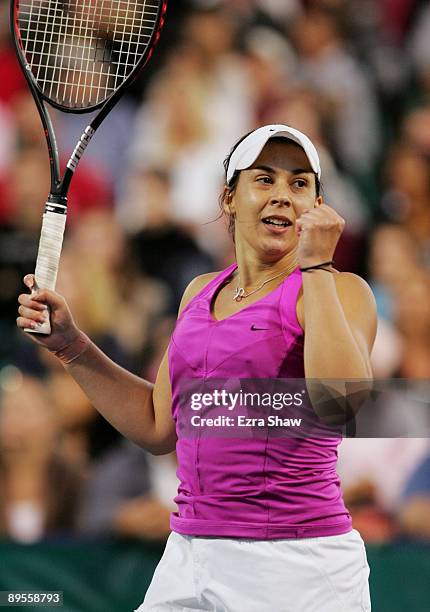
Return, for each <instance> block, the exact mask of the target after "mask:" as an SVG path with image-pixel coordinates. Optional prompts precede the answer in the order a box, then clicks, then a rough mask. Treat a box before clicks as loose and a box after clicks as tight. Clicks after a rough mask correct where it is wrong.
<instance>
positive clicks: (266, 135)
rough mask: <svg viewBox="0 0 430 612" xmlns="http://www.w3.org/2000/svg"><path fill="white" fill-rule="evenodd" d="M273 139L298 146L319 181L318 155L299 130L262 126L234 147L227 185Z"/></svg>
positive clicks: (249, 164) (286, 127)
mask: <svg viewBox="0 0 430 612" xmlns="http://www.w3.org/2000/svg"><path fill="white" fill-rule="evenodd" d="M275 137H276V138H279V137H283V138H288V139H289V140H292V141H293V142H296V143H297V144H298V145H300V146H301V147H302V149H303V150H304V152H305V153H306V157H307V158H308V161H309V164H310V166H311V168H312V170H313V172H315V174H316V175H317V177H318V179H321V166H320V160H319V157H318V153H317V150H316V148H315V147H314V145H313V144H312V142H311V141H310V140H309V138H308V137H307V136H305V134H303V133H302V132H299V130H295V129H294V128H292V127H289V126H288V125H282V124H275V125H264V126H263V127H260V128H258V129H256V130H254V131H253V132H251V134H249V135H248V136H247V137H246V138H244V139H243V140H242V142H241V143H240V144H239V145H238V146H237V147H236V149H235V150H234V152H233V154H232V156H231V157H230V161H229V164H228V167H227V185H228V184H229V183H230V181H231V179H232V178H233V176H234V173H235V172H236V171H237V170H246V168H249V167H250V166H252V164H253V163H254V162H255V160H256V159H257V157H258V156H259V155H260V153H261V151H262V150H263V147H264V145H265V144H266V143H267V141H268V140H270V138H275Z"/></svg>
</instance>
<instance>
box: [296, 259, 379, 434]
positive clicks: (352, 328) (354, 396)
mask: <svg viewBox="0 0 430 612" xmlns="http://www.w3.org/2000/svg"><path fill="white" fill-rule="evenodd" d="M301 302H302V303H301V307H300V308H299V307H298V317H299V322H301V324H302V327H303V328H304V329H305V348H304V361H305V376H306V378H307V379H308V381H309V382H308V385H307V387H308V393H309V395H310V397H311V400H312V403H313V407H314V409H315V412H316V413H317V414H318V416H319V418H321V419H322V420H323V421H324V422H325V423H326V424H329V425H330V424H331V425H339V424H344V423H346V422H347V421H349V419H350V418H351V417H352V416H353V415H355V414H357V412H358V410H359V408H360V406H361V405H362V404H363V402H364V401H365V400H366V399H367V397H368V394H369V390H370V389H371V385H372V383H371V379H372V369H371V365H370V353H371V350H372V346H373V342H374V339H375V335H376V305H375V301H374V298H373V295H372V293H371V291H370V289H369V287H368V286H367V284H366V283H365V282H364V281H363V280H362V279H361V278H360V277H358V276H355V275H354V274H349V273H339V274H330V273H329V272H326V271H324V270H319V271H312V272H308V273H304V274H303V299H302V300H301ZM298 306H299V305H298ZM348 379H354V383H353V384H351V383H345V380H348ZM333 398H335V399H333Z"/></svg>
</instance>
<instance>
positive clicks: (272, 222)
mask: <svg viewBox="0 0 430 612" xmlns="http://www.w3.org/2000/svg"><path fill="white" fill-rule="evenodd" d="M262 222H263V223H264V224H265V225H269V226H273V227H276V228H280V229H284V228H286V227H290V225H293V223H292V221H291V220H290V219H288V217H282V216H279V215H270V216H269V217H265V218H264V219H262Z"/></svg>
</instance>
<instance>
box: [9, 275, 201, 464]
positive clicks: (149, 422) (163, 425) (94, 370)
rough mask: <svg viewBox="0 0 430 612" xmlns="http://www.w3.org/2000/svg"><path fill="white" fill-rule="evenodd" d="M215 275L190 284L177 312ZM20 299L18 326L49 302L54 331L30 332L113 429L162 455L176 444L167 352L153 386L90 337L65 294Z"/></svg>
mask: <svg viewBox="0 0 430 612" xmlns="http://www.w3.org/2000/svg"><path fill="white" fill-rule="evenodd" d="M212 276H213V275H212V274H204V275H202V276H199V277H197V278H196V279H194V280H193V281H192V282H191V283H190V285H189V286H188V287H187V289H186V290H185V292H184V296H183V298H182V302H181V306H180V311H179V312H181V311H182V309H183V308H185V306H186V305H187V304H188V302H189V301H190V300H191V299H192V298H193V297H194V295H196V294H197V293H198V291H200V290H201V289H202V288H203V287H204V286H205V285H206V284H207V283H208V282H209V280H210V279H211V278H212ZM24 282H25V284H26V285H27V286H28V287H29V288H31V287H32V286H33V283H34V277H33V276H32V275H28V276H26V277H25V279H24ZM18 301H19V303H20V307H19V310H18V312H19V315H20V316H19V317H18V318H17V325H18V327H20V328H21V329H24V328H28V327H31V326H32V325H33V322H35V321H39V320H42V319H43V316H44V311H45V310H46V306H48V307H49V309H50V312H51V325H52V332H51V334H50V335H49V336H43V335H38V334H30V335H31V338H32V339H33V341H35V342H36V343H37V344H39V345H41V346H44V347H45V348H47V349H48V350H49V351H51V352H52V353H54V354H56V355H57V357H59V358H60V359H61V360H62V362H63V364H64V366H65V368H66V369H67V371H68V372H69V374H70V375H71V376H72V377H73V378H74V379H75V381H76V382H77V383H78V384H79V386H80V387H81V388H82V390H83V391H84V393H85V394H86V395H87V397H88V399H89V401H90V402H91V404H92V405H93V406H94V408H96V410H97V411H98V412H100V414H101V415H102V416H103V417H104V418H105V419H106V420H107V421H109V423H111V425H113V427H115V429H117V430H118V431H119V432H120V433H121V434H122V435H123V436H125V437H127V438H128V439H129V440H131V441H132V442H135V443H136V444H138V445H139V446H142V447H143V448H145V449H146V450H148V451H149V452H151V453H154V454H164V453H169V452H171V451H172V450H174V449H175V444H176V432H175V424H174V421H173V419H172V414H171V389H170V379H169V368H168V359H167V351H166V353H165V355H164V357H163V360H162V362H161V365H160V368H159V371H158V375H157V379H156V382H155V385H154V384H152V383H150V382H148V381H146V380H144V379H142V378H140V377H139V376H136V375H134V374H131V373H130V372H128V371H127V370H125V369H124V368H121V367H120V366H118V365H117V364H116V363H114V362H113V361H112V360H111V359H109V358H108V357H107V356H106V355H105V354H104V353H103V352H102V351H101V350H100V349H99V348H98V347H97V346H96V345H95V344H94V343H93V342H91V341H90V340H89V339H87V338H86V336H85V335H84V334H82V332H81V331H80V330H79V329H78V327H77V326H76V324H75V322H74V320H73V317H72V314H71V312H70V310H69V308H68V306H67V303H66V301H65V299H64V298H63V297H62V296H61V295H59V294H58V293H55V292H53V291H48V290H42V291H39V292H38V294H36V295H35V296H31V295H30V294H21V295H20V296H19V298H18ZM67 362H68V363H67Z"/></svg>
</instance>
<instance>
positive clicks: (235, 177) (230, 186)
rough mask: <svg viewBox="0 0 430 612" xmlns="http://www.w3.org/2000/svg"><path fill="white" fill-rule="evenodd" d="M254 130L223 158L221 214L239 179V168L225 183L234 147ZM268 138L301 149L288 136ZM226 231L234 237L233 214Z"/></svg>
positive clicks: (317, 184) (318, 183)
mask: <svg viewBox="0 0 430 612" xmlns="http://www.w3.org/2000/svg"><path fill="white" fill-rule="evenodd" d="M254 131H255V130H251V131H250V132H248V133H247V134H245V136H242V138H240V139H239V140H238V141H237V142H236V143H235V145H234V146H233V148H232V149H231V151H230V152H229V154H228V155H227V157H226V158H225V159H224V162H223V166H224V172H225V187H226V188H227V189H225V188H224V190H223V192H222V193H221V195H220V197H219V205H220V208H221V214H222V215H224V214H225V211H224V205H225V203H226V200H227V198H228V197H230V196H231V195H232V194H233V193H234V190H235V189H236V186H237V182H238V180H239V175H240V170H235V172H234V174H233V176H232V178H231V179H230V181H229V182H228V183H227V171H228V166H229V164H230V159H231V156H232V155H233V153H234V152H235V151H236V149H237V147H238V146H239V145H240V143H241V142H243V141H244V140H245V138H248V136H249V135H250V134H252V132H254ZM269 140H273V141H275V142H285V141H287V142H288V143H290V144H293V145H296V146H297V147H300V148H301V149H302V148H303V147H301V146H300V145H299V143H297V142H295V141H294V140H291V139H290V138H284V137H282V136H275V137H273V138H270V139H269ZM314 176H315V192H316V197H317V198H318V197H319V196H320V194H321V192H322V184H321V181H320V179H319V178H318V176H317V174H315V173H314ZM228 232H229V234H231V235H232V236H233V237H234V216H233V215H229V216H228Z"/></svg>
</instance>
